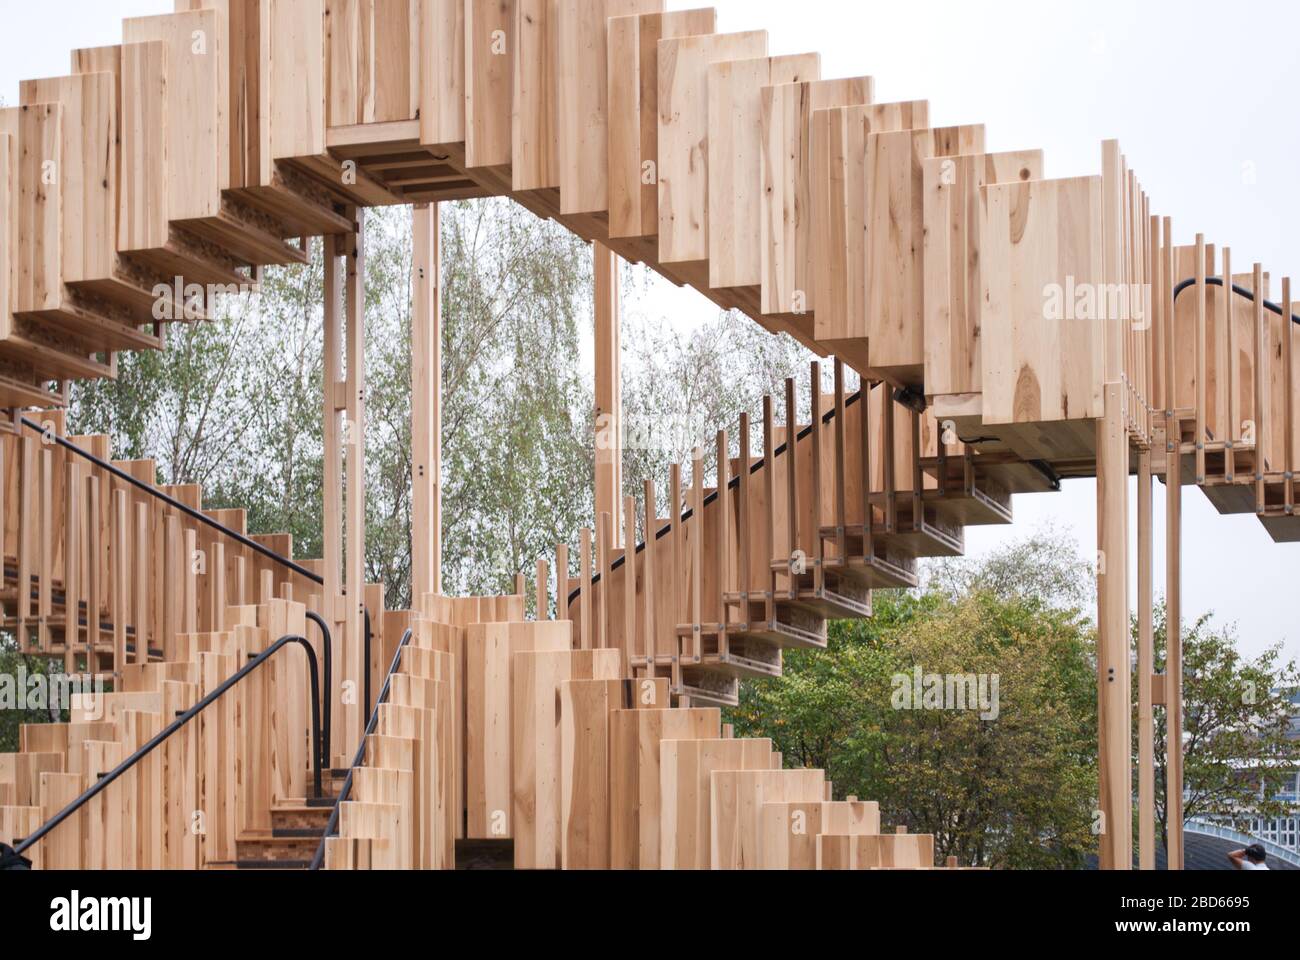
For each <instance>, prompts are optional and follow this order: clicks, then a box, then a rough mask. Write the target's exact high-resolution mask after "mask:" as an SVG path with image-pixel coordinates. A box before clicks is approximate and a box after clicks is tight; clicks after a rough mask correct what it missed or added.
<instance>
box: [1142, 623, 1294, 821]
mask: <svg viewBox="0 0 1300 960" xmlns="http://www.w3.org/2000/svg"><path fill="white" fill-rule="evenodd" d="M1167 623H1168V621H1167V618H1166V611H1165V608H1164V606H1163V604H1162V605H1161V606H1160V607H1159V608H1157V610H1156V619H1155V640H1156V651H1157V656H1156V670H1157V671H1158V672H1163V671H1164V664H1165V658H1164V652H1165V637H1166V635H1167V634H1166V629H1167ZM1135 636H1136V631H1135ZM1183 676H1184V680H1183V700H1184V708H1183V737H1184V747H1183V751H1184V757H1183V780H1184V784H1185V786H1186V791H1185V795H1184V802H1183V819H1184V821H1187V820H1193V819H1196V818H1198V817H1200V818H1204V817H1210V818H1215V819H1222V820H1226V821H1228V822H1230V823H1231V824H1232V825H1233V826H1234V827H1236V828H1237V829H1239V830H1246V829H1248V827H1249V822H1250V821H1251V820H1252V819H1255V818H1256V817H1261V818H1264V819H1271V818H1275V817H1280V816H1283V815H1289V814H1290V813H1291V811H1290V810H1289V809H1288V808H1287V807H1286V806H1285V805H1283V804H1280V803H1279V802H1278V801H1277V799H1276V797H1277V793H1278V790H1279V789H1280V787H1281V786H1282V782H1283V778H1284V777H1286V776H1288V775H1289V776H1294V774H1295V771H1296V770H1297V769H1300V739H1296V738H1295V737H1294V736H1292V735H1290V733H1291V722H1292V719H1293V717H1294V715H1295V706H1294V705H1293V704H1292V703H1291V700H1290V698H1291V695H1292V694H1293V693H1294V692H1295V690H1296V689H1297V688H1300V673H1298V672H1297V669H1296V664H1295V662H1294V661H1284V660H1283V658H1282V647H1281V645H1280V644H1279V645H1277V646H1273V647H1270V648H1269V649H1267V650H1265V651H1264V652H1263V653H1262V654H1260V655H1259V656H1258V657H1255V658H1253V659H1252V658H1249V657H1246V656H1243V655H1242V654H1241V652H1240V651H1239V650H1238V649H1237V637H1236V634H1235V631H1234V630H1233V629H1232V628H1231V627H1224V626H1216V625H1215V623H1214V621H1213V620H1212V618H1210V617H1208V616H1206V617H1202V618H1201V619H1199V620H1197V621H1196V622H1195V623H1193V624H1192V625H1191V626H1190V627H1189V626H1187V625H1184V627H1183ZM1136 702H1137V695H1136V687H1135V693H1134V703H1136ZM1155 720H1156V722H1155V726H1156V749H1155V761H1156V763H1155V768H1156V791H1155V795H1156V818H1157V820H1158V821H1159V825H1158V827H1157V832H1158V835H1159V837H1160V838H1161V841H1162V842H1163V840H1164V838H1165V837H1166V829H1167V827H1168V823H1169V804H1168V798H1167V795H1166V791H1165V777H1166V771H1167V752H1166V749H1165V743H1166V735H1167V729H1168V727H1167V725H1166V713H1165V711H1164V710H1162V709H1159V708H1157V709H1156V711H1155ZM1136 750H1137V748H1136V743H1135V746H1134V763H1135V764H1136V762H1137V760H1136Z"/></svg>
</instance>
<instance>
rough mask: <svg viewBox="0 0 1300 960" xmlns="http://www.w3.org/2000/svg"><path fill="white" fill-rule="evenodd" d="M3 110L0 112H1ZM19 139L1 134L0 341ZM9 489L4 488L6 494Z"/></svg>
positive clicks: (9, 317) (4, 328)
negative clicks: (13, 182) (14, 173)
mask: <svg viewBox="0 0 1300 960" xmlns="http://www.w3.org/2000/svg"><path fill="white" fill-rule="evenodd" d="M3 112H5V111H0V113H3ZM17 150H18V138H17V137H11V136H9V135H8V134H7V133H0V340H3V339H5V338H6V337H8V336H9V332H10V331H11V330H12V329H13V312H12V310H11V308H10V300H9V297H10V294H11V291H12V290H13V285H12V274H13V267H14V257H15V256H16V255H17V249H16V246H15V242H14V235H15V231H16V230H17V205H16V203H15V199H14V193H15V191H14V187H13V185H12V181H13V172H14V168H15V166H16V164H17ZM7 495H8V491H6V496H7Z"/></svg>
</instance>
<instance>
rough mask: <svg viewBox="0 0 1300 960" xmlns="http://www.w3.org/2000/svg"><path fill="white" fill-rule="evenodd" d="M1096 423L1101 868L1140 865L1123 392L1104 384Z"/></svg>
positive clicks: (1126, 442) (1114, 868) (1123, 868)
mask: <svg viewBox="0 0 1300 960" xmlns="http://www.w3.org/2000/svg"><path fill="white" fill-rule="evenodd" d="M1105 394H1106V416H1105V418H1103V419H1102V420H1099V421H1098V422H1097V546H1098V576H1097V624H1098V641H1097V687H1098V690H1097V720H1098V723H1097V726H1098V764H1097V766H1098V781H1099V783H1098V786H1099V794H1100V804H1099V807H1100V811H1101V814H1102V817H1103V821H1102V824H1101V836H1100V843H1101V867H1102V869H1103V870H1131V869H1132V867H1133V806H1132V786H1131V784H1132V753H1131V751H1132V736H1131V733H1130V731H1131V726H1132V719H1131V717H1130V698H1131V692H1130V687H1129V684H1130V676H1131V672H1132V668H1131V666H1130V660H1129V646H1130V645H1129V603H1128V462H1129V461H1128V430H1127V428H1126V427H1125V423H1124V408H1123V397H1124V387H1123V385H1122V384H1120V383H1108V384H1106V387H1105Z"/></svg>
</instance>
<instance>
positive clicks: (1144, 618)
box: [1137, 450, 1156, 870]
mask: <svg viewBox="0 0 1300 960" xmlns="http://www.w3.org/2000/svg"><path fill="white" fill-rule="evenodd" d="M1151 483H1152V478H1151V451H1150V450H1143V451H1142V452H1141V453H1140V454H1139V455H1138V514H1137V523H1138V532H1137V536H1138V556H1137V561H1138V598H1137V602H1138V734H1137V739H1138V869H1139V870H1154V869H1155V868H1156V846H1155V840H1156V837H1155V828H1156V768H1155V718H1154V708H1153V696H1152V676H1153V674H1154V673H1155V596H1154V588H1153V576H1152V574H1153V570H1152V568H1153V566H1154V561H1155V557H1154V544H1153V539H1154V536H1153V530H1152V526H1153V517H1152V503H1151V501H1152V490H1151Z"/></svg>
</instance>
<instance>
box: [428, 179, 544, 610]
mask: <svg viewBox="0 0 1300 960" xmlns="http://www.w3.org/2000/svg"><path fill="white" fill-rule="evenodd" d="M440 209H441V208H440V207H439V205H438V204H436V203H435V204H421V205H418V206H416V207H415V209H414V211H413V213H412V234H413V236H412V257H411V261H412V262H411V291H412V294H411V295H412V304H411V473H412V477H411V484H412V486H411V489H412V496H411V603H412V606H415V607H418V606H419V604H420V602H421V600H422V599H423V597H424V596H425V595H426V594H430V593H441V592H442V279H441V277H442V260H441V248H440V243H439V227H440V223H441V216H440ZM540 613H541V611H540V609H539V619H540Z"/></svg>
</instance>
